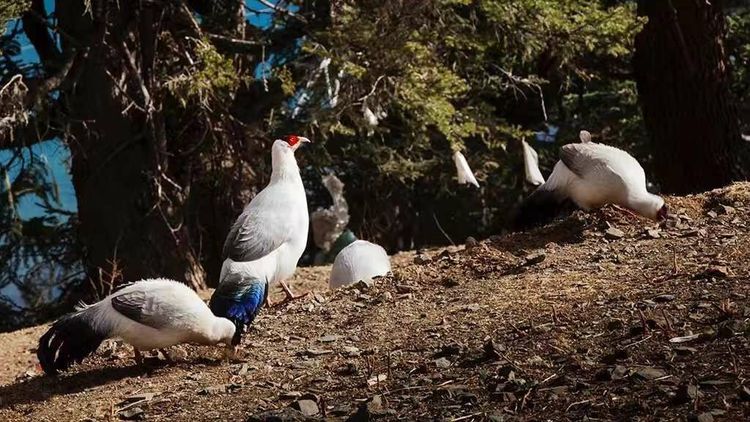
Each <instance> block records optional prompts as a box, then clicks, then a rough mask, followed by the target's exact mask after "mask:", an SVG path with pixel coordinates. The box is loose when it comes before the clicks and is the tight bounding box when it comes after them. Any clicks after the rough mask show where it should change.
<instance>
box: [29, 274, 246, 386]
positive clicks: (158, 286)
mask: <svg viewBox="0 0 750 422" xmlns="http://www.w3.org/2000/svg"><path fill="white" fill-rule="evenodd" d="M234 335H235V326H234V324H232V322H230V321H229V320H227V319H226V318H219V317H216V316H214V314H212V313H211V311H210V310H209V309H208V306H206V304H205V302H203V300H201V298H200V297H198V295H197V294H196V293H195V292H194V291H193V290H191V289H190V288H189V287H187V286H186V285H184V284H182V283H179V282H177V281H173V280H167V279H153V280H142V281H138V282H136V283H132V284H129V285H126V286H125V287H123V288H122V289H120V290H118V291H116V292H114V293H112V294H111V295H109V296H107V297H105V298H104V299H102V300H101V301H99V302H97V303H94V304H93V305H82V306H79V307H78V308H77V309H76V311H75V312H73V313H72V314H68V315H66V316H64V317H62V318H60V319H59V320H57V321H56V322H55V323H54V324H52V327H50V329H49V330H48V331H47V332H46V333H45V334H44V335H43V336H42V337H41V338H40V339H39V347H38V349H37V357H38V358H39V363H40V364H41V366H42V369H43V370H44V372H46V373H47V374H49V375H55V374H57V372H58V371H64V370H66V369H68V367H69V366H70V365H71V364H73V363H74V362H77V363H80V362H81V361H83V359H84V358H86V357H87V356H89V355H90V354H92V353H94V351H96V349H97V348H98V347H99V345H100V344H101V343H102V341H104V340H105V339H108V338H121V339H123V340H124V341H125V342H126V343H129V344H131V345H132V346H133V347H134V348H135V355H136V361H140V360H141V359H142V358H141V355H140V352H139V351H141V350H153V349H161V348H165V347H169V346H172V345H175V344H179V343H199V344H216V343H224V344H226V345H227V346H229V345H230V344H231V342H232V338H233V337H234Z"/></svg>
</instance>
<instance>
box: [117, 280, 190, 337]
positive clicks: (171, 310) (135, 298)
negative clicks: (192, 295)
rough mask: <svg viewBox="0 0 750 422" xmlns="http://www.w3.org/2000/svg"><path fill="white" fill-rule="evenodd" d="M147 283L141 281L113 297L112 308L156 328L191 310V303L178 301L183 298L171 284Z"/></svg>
mask: <svg viewBox="0 0 750 422" xmlns="http://www.w3.org/2000/svg"><path fill="white" fill-rule="evenodd" d="M147 284H148V283H139V284H138V285H136V286H134V287H135V288H131V289H127V291H124V292H123V293H122V294H119V295H115V296H114V297H112V299H111V300H110V302H111V304H112V308H114V309H115V310H116V311H117V312H119V313H120V314H122V315H123V316H125V317H127V318H129V319H131V320H133V321H136V322H139V323H141V324H143V325H148V326H149V327H152V328H156V329H160V328H163V327H165V326H167V325H169V323H170V320H174V319H176V318H179V317H180V316H181V315H183V314H184V313H186V312H189V310H190V306H189V305H190V304H187V303H178V302H180V300H177V299H181V298H180V297H179V296H178V295H176V294H175V292H174V291H172V290H173V289H171V288H170V286H161V285H157V284H156V283H154V284H153V285H151V286H149V285H147ZM196 297H197V296H196ZM199 300H200V299H199Z"/></svg>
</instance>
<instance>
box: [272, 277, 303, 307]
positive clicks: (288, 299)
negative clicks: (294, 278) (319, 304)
mask: <svg viewBox="0 0 750 422" xmlns="http://www.w3.org/2000/svg"><path fill="white" fill-rule="evenodd" d="M280 283H281V288H282V289H284V293H286V297H285V298H284V299H283V300H282V301H281V302H279V303H276V304H274V306H280V305H283V304H285V303H287V302H291V301H292V300H297V299H301V298H303V297H305V296H307V295H309V294H310V292H307V293H303V294H301V295H295V294H294V293H292V289H290V288H289V286H288V285H287V284H286V283H285V282H283V281H281V282H280Z"/></svg>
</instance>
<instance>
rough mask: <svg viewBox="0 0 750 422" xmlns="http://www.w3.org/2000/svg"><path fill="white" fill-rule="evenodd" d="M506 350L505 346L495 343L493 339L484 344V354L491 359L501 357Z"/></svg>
mask: <svg viewBox="0 0 750 422" xmlns="http://www.w3.org/2000/svg"><path fill="white" fill-rule="evenodd" d="M504 351H505V346H503V345H502V344H497V343H495V341H494V340H492V339H490V340H489V341H487V343H485V344H484V355H485V356H486V357H488V358H490V359H500V358H501V357H502V356H503V355H502V353H503V352H504Z"/></svg>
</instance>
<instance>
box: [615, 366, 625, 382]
mask: <svg viewBox="0 0 750 422" xmlns="http://www.w3.org/2000/svg"><path fill="white" fill-rule="evenodd" d="M627 373H628V368H626V367H624V366H622V365H615V367H614V368H613V369H612V379H613V380H619V379H623V378H625V375H626V374H627Z"/></svg>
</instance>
